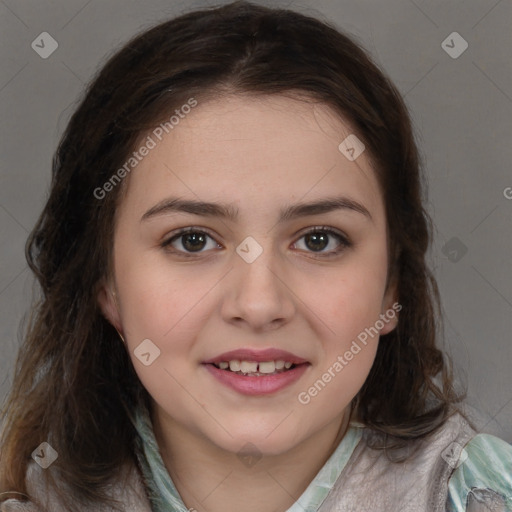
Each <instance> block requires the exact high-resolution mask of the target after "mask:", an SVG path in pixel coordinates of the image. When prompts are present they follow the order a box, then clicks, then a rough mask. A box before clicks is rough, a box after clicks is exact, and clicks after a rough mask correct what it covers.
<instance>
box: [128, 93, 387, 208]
mask: <svg viewBox="0 0 512 512" xmlns="http://www.w3.org/2000/svg"><path fill="white" fill-rule="evenodd" d="M168 128H169V127H168ZM160 131H161V130H160ZM168 131H169V133H165V132H164V134H163V136H162V137H161V140H160V139H159V138H158V137H156V136H155V135H154V133H153V132H149V133H148V134H145V135H144V137H148V136H149V137H151V138H152V140H153V141H154V143H155V144H154V147H153V148H152V149H151V150H150V151H149V152H148V154H147V155H146V156H144V157H143V158H142V159H141V161H140V163H139V164H138V165H137V167H136V169H134V171H133V172H131V173H130V176H129V183H128V193H127V197H126V200H127V201H130V202H132V203H133V202H135V203H138V204H143V205H144V206H147V205H148V204H149V203H154V202H157V201H159V200H161V199H162V198H163V197H165V195H170V194H172V195H183V196H186V197H189V198H195V199H197V198H201V199H217V200H222V201H224V202H226V201H233V200H237V199H238V200H239V201H240V202H241V204H240V206H241V208H243V206H244V201H245V205H247V206H249V205H250V204H252V203H249V202H247V199H250V198H251V197H252V198H256V197H257V198H258V201H260V203H261V202H262V201H263V202H265V203H268V204H269V206H270V205H271V204H272V203H273V202H280V201H281V202H282V201H286V202H289V201H291V200H299V199H301V198H303V197H304V198H305V199H314V198H315V197H319V196H322V195H323V196H325V195H327V194H330V195H332V194H333V193H334V192H342V193H349V194H352V195H355V196H359V199H362V198H363V197H366V199H367V200H368V201H370V202H372V203H375V207H378V203H379V202H380V192H379V189H378V185H377V181H376V177H375V175H374V171H373V170H372V167H371V163H370V160H369V158H368V156H367V155H366V154H365V152H363V153H362V154H361V155H360V156H358V157H357V159H356V160H354V161H350V160H349V159H348V158H347V157H346V156H345V154H344V153H343V152H341V151H340V149H339V145H340V143H342V141H344V140H345V139H346V138H347V137H349V136H353V135H351V134H353V130H352V128H351V126H350V125H349V124H348V123H347V122H345V121H344V120H342V118H341V117H340V116H339V115H338V114H337V113H336V112H334V111H333V110H332V109H331V108H330V107H328V106H326V105H325V104H321V103H318V102H312V101H311V100H310V101H307V100H304V99H302V100H300V99H295V98H290V97H285V96H281V95H279V96H258V97H256V96H248V95H231V96H225V97H222V98H217V99H214V100H209V101H204V102H201V101H199V100H198V105H197V106H196V107H195V108H193V109H192V110H191V111H190V112H188V113H187V114H186V115H183V114H182V116H181V117H180V120H179V123H177V124H175V125H173V127H172V129H169V130H168ZM144 140H147V139H144V138H141V142H140V143H139V144H143V143H144ZM132 206H133V205H132Z"/></svg>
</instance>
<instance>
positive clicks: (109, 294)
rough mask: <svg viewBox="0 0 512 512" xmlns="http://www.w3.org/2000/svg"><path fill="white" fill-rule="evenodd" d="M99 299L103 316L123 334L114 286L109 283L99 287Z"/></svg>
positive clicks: (103, 283)
mask: <svg viewBox="0 0 512 512" xmlns="http://www.w3.org/2000/svg"><path fill="white" fill-rule="evenodd" d="M97 299H98V304H99V306H100V309H101V312H102V313H103V316H104V317H105V318H106V319H107V320H108V321H109V322H110V323H111V324H112V325H113V326H114V328H115V329H117V331H118V332H120V333H121V334H123V331H122V326H121V317H120V315H119V308H118V304H117V300H116V298H115V291H114V286H113V285H112V284H111V283H109V282H106V281H105V282H102V284H101V285H100V287H99V291H98V294H97Z"/></svg>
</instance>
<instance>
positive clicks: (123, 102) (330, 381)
mask: <svg viewBox="0 0 512 512" xmlns="http://www.w3.org/2000/svg"><path fill="white" fill-rule="evenodd" d="M429 223H430V221H429V218H428V215H427V213H426V212H425V210H424V208H423V205H422V195H421V175H420V164H419V158H418V151H417V147H416V144H415V140H414V136H413V133H412V130H411V124H410V120H409V117H408V113H407V109H406V107H405V106H404V103H403V101H402V99H401V98H400V95H399V93H398V92H397V90H396V88H395V87H394V86H393V85H392V83H391V82H390V81H389V79H388V78H386V76H385V75H384V74H383V73H382V72H381V71H380V70H379V69H377V67H376V66H375V65H374V64H373V63H372V62H371V60H370V59H369V57H368V55H367V54H366V53H365V52H364V51H363V50H362V49H361V48H360V47H359V46H357V45H356V44H355V43H354V42H352V41H351V40H350V39H349V38H348V37H347V36H345V35H343V34H341V33H340V32H338V31H337V30H335V29H334V28H332V27H331V26H329V25H327V24H325V23H323V22H320V21H318V20H315V19H312V18H309V17H306V16H303V15H300V14H298V13H295V12H292V11H288V10H277V9H269V8H265V7H261V6H256V5H253V4H250V3H247V2H235V3H233V4H230V5H226V6H223V7H219V8H216V9H208V10H203V11H196V12H192V13H189V14H186V15H184V16H180V17H179V18H176V19H173V20H171V21H168V22H166V23H163V24H160V25H158V26H156V27H155V28H153V29H151V30H149V31H147V32H145V33H143V34H141V35H140V36H138V37H136V38H135V39H134V40H132V41H131V42H129V43H128V44H127V45H126V46H125V47H124V48H123V49H122V50H121V51H119V52H118V53H117V54H116V55H114V56H113V57H112V58H111V59H110V60H109V61H108V62H107V64H106V65H105V66H104V67H103V69H102V70H101V72H100V73H99V75H98V76H97V77H96V79H95V80H94V82H93V83H92V85H91V86H90V87H89V89H88V91H87V93H86V95H85V98H84V99H83V101H82V103H81V104H80V106H79V108H78V109H77V111H76V112H75V114H74V115H73V117H72V119H71V121H70V123H69V126H68V128H67V130H66V133H65V134H64V137H63V139H62V142H61V144H60V146H59V149H58V151H57V155H56V158H55V161H54V168H53V180H52V187H51V192H50V196H49V198H48V202H47V204H46V206H45V209H44V211H43V213H42V215H41V218H40V219H39V221H38V223H37V225H36V227H35V228H34V231H33V233H32V235H31V237H30V239H29V241H28V248H27V249H28V250H27V255H28V261H29V264H30V266H31V268H32V270H33V271H34V273H35V275H36V277H37V279H38V280H39V283H40V286H41V290H42V293H41V297H40V299H39V301H38V302H37V304H36V305H34V312H33V316H32V321H31V325H30V328H29V330H28V333H27V336H26V339H25V342H24V344H23V346H22V348H21V350H20V354H19V359H18V362H17V367H16V373H15V380H14V385H13V387H12V391H11V394H10V396H9V398H8V401H7V403H6V406H5V408H4V418H3V420H4V428H3V436H2V444H1V459H0V461H1V465H0V469H1V480H0V492H1V493H2V494H0V498H1V499H2V501H3V503H2V505H1V506H0V507H1V510H2V511H3V512H12V511H25V512H27V511H30V512H34V511H37V512H42V511H48V512H60V511H65V510H80V511H98V510H101V511H103V510H124V511H130V512H143V511H144V512H149V511H153V512H160V511H179V512H185V511H187V510H189V511H190V510H196V511H199V512H201V511H205V512H206V511H208V512H219V511H223V512H225V511H235V510H236V511H239V510H243V511H244V512H252V511H258V512H262V511H269V512H270V511H291V512H298V511H304V510H306V511H321V512H334V511H342V510H343V511H354V512H358V511H361V512H362V511H368V510H372V511H375V510H382V511H384V510H386V511H387V510H390V511H397V510H401V511H425V512H426V511H428V512H437V511H445V510H448V511H452V512H455V511H456V512H461V511H481V510H512V476H511V475H512V448H511V447H510V446H509V445H508V444H507V443H505V442H504V441H501V440H499V439H497V438H495V437H492V436H489V435H484V434H477V432H475V431H474V430H473V428H472V427H471V426H470V425H469V424H468V422H467V421H466V420H465V419H464V417H463V416H462V415H461V414H460V413H459V412H457V408H456V404H457V402H458V400H459V399H458V397H457V396H456V394H455V393H454V391H453V387H452V380H451V376H450V371H449V367H447V362H446V360H445V359H444V357H443V354H442V352H441V351H440V350H439V349H438V348H437V346H436V328H437V326H438V324H439V320H440V317H439V309H438V292H437V288H436V284H435V281H434V279H433V278H432V276H431V274H430V272H429V270H428V269H427V266H426V263H425V252H426V250H427V248H428V245H429V240H430V224H429Z"/></svg>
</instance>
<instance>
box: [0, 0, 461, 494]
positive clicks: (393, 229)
mask: <svg viewBox="0 0 512 512" xmlns="http://www.w3.org/2000/svg"><path fill="white" fill-rule="evenodd" d="M222 93H228V94H237V93H250V94H262V95H268V94H291V95H293V94H296V95H298V96H300V95H302V96H304V95H306V96H307V97H309V98H311V100H312V101H319V102H321V103H324V104H326V105H329V106H330V107H331V108H333V109H334V110H335V111H336V112H338V113H339V115H340V116H342V118H343V119H345V120H346V121H348V122H349V123H350V124H351V126H352V127H353V129H354V130H355V132H356V133H357V136H358V137H359V138H360V139H361V140H362V141H363V142H364V144H365V146H366V148H367V150H368V154H369V155H370V156H371V160H372V162H373V165H374V167H375V170H376V173H377V177H378V180H379V183H380V186H381V189H382V193H383V195H384V199H385V204H386V216H387V222H388V232H389V251H390V255H391V259H390V269H389V280H391V279H393V280H395V281H396V283H397V290H398V295H399V301H400V304H401V305H402V307H403V309H402V310H401V312H400V320H399V324H398V327H397V328H396V329H395V330H394V331H392V332H391V333H389V334H387V335H385V336H382V337H381V340H380V343H379V348H378V352H377V356H376V360H375V363H374V365H373V367H372V369H371V372H370V375H369V377H368V379H367V380H366V382H365V384H364V386H363V387H362V389H361V390H360V392H359V393H358V395H357V397H356V399H355V400H354V403H353V407H354V408H355V410H356V411H357V415H358V418H359V420H360V421H362V422H364V423H365V424H366V425H367V426H368V427H370V428H372V429H374V430H377V431H379V432H381V433H384V434H385V435H386V436H389V439H402V440H403V439H405V440H409V439H416V438H421V437H425V436H427V435H429V434H431V433H432V432H434V431H435V430H436V429H437V428H438V427H439V426H440V425H442V424H443V423H444V422H445V420H446V418H447V417H448V416H449V414H451V412H452V411H453V410H454V409H453V407H452V404H453V403H455V400H456V397H455V395H454V393H453V388H452V381H451V376H450V372H449V368H447V365H446V362H445V361H444V359H443V354H442V352H441V351H440V350H439V349H438V348H436V338H437V332H438V321H439V319H440V310H439V309H440V308H439V297H438V290H437V287H436V283H435V281H434V279H433V277H432V275H431V274H430V272H429V270H428V268H427V266H426V262H425V254H426V251H427V248H428V246H429V241H430V237H431V225H430V219H429V217H428V215H427V213H426V212H425V210H424V208H423V204H422V186H421V185H422V184H421V173H420V161H419V156H418V150H417V147H416V143H415V140H414V135H413V132H412V128H411V122H410V119H409V115H408V112H407V108H406V106H405V104H404V102H403V100H402V98H401V96H400V94H399V93H398V92H397V89H396V88H395V87H394V86H393V84H392V83H391V81H390V80H389V79H388V78H387V77H386V76H385V74H383V73H382V71H380V70H379V69H378V68H377V67H376V66H375V64H374V63H373V62H372V61H371V59H370V58H369V56H368V55H367V53H366V52H365V51H364V50H363V49H362V48H361V47H360V46H359V45H358V44H356V43H354V42H353V41H352V40H351V39H350V38H349V37H347V36H346V35H344V34H342V33H340V32H339V31H338V30H336V29H335V28H333V27H331V26H330V25H329V24H327V23H324V22H321V21H319V20H317V19H314V18H312V17H308V16H305V15H302V14H299V13H296V12H293V11H289V10H282V9H271V8H266V7H263V6H258V5H254V4H251V3H247V2H243V1H241V2H235V3H232V4H229V5H225V6H222V7H218V8H215V9H206V10H201V11H194V12H191V13H188V14H186V15H182V16H180V17H178V18H175V19H172V20H170V21H167V22H165V23H162V24H159V25H158V26H156V27H154V28H152V29H150V30H148V31H146V32H145V33H143V34H141V35H139V36H137V37H135V38H134V39H133V40H132V41H130V42H129V43H128V44H126V45H125V46H124V47H123V48H122V49H121V50H120V51H119V52H118V53H116V54H115V55H113V56H112V57H111V58H110V59H109V60H108V62H107V63H106V64H105V65H104V67H103V68H102V69H101V71H100V72H99V74H98V76H97V77H96V78H95V79H94V80H93V82H92V83H91V85H90V86H89V88H88V90H87V91H86V94H85V97H84V98H83V100H82V102H81V104H80V105H79V107H78V108H77V110H76V112H75V113H74V115H73V117H72V118H71V120H70V122H69V125H68V127H67V129H66V132H65V133H64V135H63V138H62V141H61V143H60V145H59V148H58V150H57V152H56V155H55V158H54V162H53V172H52V185H51V191H50V195H49V198H48V201H47V203H46V206H45V208H44V210H43V212H42V214H41V217H40V218H39V220H38V222H37V224H36V226H35V228H34V230H33V231H32V233H31V235H30V238H29V240H28V241H27V250H26V255H27V260H28V263H29V265H30V268H31V269H32V271H33V272H34V274H35V275H36V277H37V279H38V281H39V284H40V288H41V296H40V298H39V300H38V301H37V303H36V304H35V305H34V307H33V309H32V316H31V319H30V322H29V326H28V329H27V334H26V337H25V339H24V343H23V344H22V346H21V349H20V351H19V355H18V359H17V363H16V369H15V376H14V384H13V386H12V390H11V392H10V395H9V397H8V400H7V402H6V405H5V407H4V411H3V415H4V421H5V425H4V430H3V438H2V444H1V452H0V454H1V459H0V477H1V478H0V492H2V491H3V492H7V491H18V492H26V487H25V484H24V476H25V471H26V468H27V464H28V462H29V461H30V454H31V452H32V451H33V450H34V449H35V448H36V447H37V446H38V445H39V444H40V443H41V442H42V441H48V442H49V443H50V444H51V445H52V446H53V447H54V448H55V449H56V450H57V451H58V453H59V457H58V459H57V461H56V462H55V463H54V464H55V465H56V466H57V467H58V470H59V471H60V474H61V476H60V478H61V479H62V480H63V481H64V482H65V483H67V484H68V485H69V486H70V487H71V488H72V489H73V491H74V492H75V493H76V495H77V496H79V497H82V498H83V499H84V500H91V501H94V500H96V501H97V502H100V501H107V496H106V493H105V487H104V486H105V484H106V483H108V481H109V480H110V479H111V478H112V477H113V475H116V472H117V470H118V469H119V468H120V467H121V465H122V464H123V463H125V462H127V461H129V460H133V446H134V439H135V435H136V432H135V431H134V429H133V427H132V425H131V423H130V421H129V419H128V414H129V412H130V411H131V410H133V408H134V407H135V405H136V404H137V403H138V402H139V401H141V400H146V401H147V400H148V394H147V392H146V390H145V389H144V388H143V387H142V385H141V383H140V381H139V380H138V378H137V375H136V373H135V371H134V368H133V366H132V363H131V360H130V357H129V355H128V354H127V352H126V350H125V347H124V346H123V344H122V343H121V342H120V341H119V338H118V335H117V333H116V332H115V330H114V328H113V327H112V326H111V325H110V324H109V322H108V321H107V320H106V319H105V318H104V317H103V316H102V314H101V311H100V308H99V306H98V303H97V292H98V286H99V283H101V281H102V279H104V278H106V277H107V276H108V275H109V272H110V271H111V253H112V245H113V231H114V226H115V212H116V205H117V204H118V203H119V201H120V199H121V192H122V190H123V186H124V185H125V183H123V184H122V185H123V186H118V187H114V188H113V190H112V191H111V192H110V193H109V194H106V195H105V197H104V198H102V199H98V198H97V197H96V196H95V194H94V191H95V190H97V189H98V187H102V186H103V184H104V183H105V182H106V181H108V180H109V179H110V178H111V176H112V175H113V174H114V173H115V172H116V170H117V169H118V168H119V167H120V166H122V165H123V163H124V162H125V160H126V158H127V155H129V154H130V153H131V152H132V151H133V148H134V147H135V144H136V143H137V141H138V140H139V139H140V137H141V135H143V134H144V133H146V132H147V130H149V129H151V128H152V127H155V126H156V125H157V124H158V123H160V122H162V121H163V120H164V118H168V113H169V112H172V111H173V110H174V109H175V108H177V107H179V106H180V105H183V104H184V103H186V101H187V99H188V98H191V97H193V98H197V99H198V100H199V102H200V100H201V99H205V98H207V97H215V96H218V95H219V94H222ZM135 172H136V171H135ZM125 181H126V180H125ZM436 376H437V377H440V381H439V382H440V384H437V383H436V381H435V377H436Z"/></svg>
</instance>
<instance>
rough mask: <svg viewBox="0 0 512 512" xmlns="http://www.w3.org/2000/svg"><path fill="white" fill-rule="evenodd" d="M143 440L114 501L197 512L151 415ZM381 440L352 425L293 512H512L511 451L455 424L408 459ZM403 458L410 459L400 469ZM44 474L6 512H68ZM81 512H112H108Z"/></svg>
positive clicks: (142, 412)
mask: <svg viewBox="0 0 512 512" xmlns="http://www.w3.org/2000/svg"><path fill="white" fill-rule="evenodd" d="M132 421H133V422H134V425H135V427H136V429H137V432H138V433H139V437H138V440H137V447H136V455H137V460H138V466H135V465H133V466H131V467H127V468H126V473H125V476H124V478H123V479H122V480H121V479H119V480H118V481H116V482H114V483H113V484H112V487H111V495H112V496H113V497H116V498H117V499H119V500H120V501H121V503H122V504H123V505H122V507H123V509H124V510H125V511H126V512H190V509H189V508H187V506H186V505H185V504H184V503H183V501H182V499H181V497H180V495H179V493H178V491H177V489H176V487H175V485H174V483H173V482H172V479H171V478H170V476H169V473H168V471H167V469H166V468H165V465H164V462H163V459H162V457H161V454H160V450H159V448H158V444H157V441H156V438H155V436H154V431H153V426H152V423H151V419H150V415H149V411H147V409H145V408H139V409H137V410H136V411H135V414H134V417H133V418H132ZM379 441H381V438H380V435H379V434H377V433H375V432H373V431H372V430H370V429H368V428H365V427H364V426H363V425H361V424H358V423H351V424H350V425H349V428H348V430H347V433H346V434H345V436H344V437H343V439H342V440H341V442H340V443H339V445H338V447H337V448H336V450H335V451H334V452H333V454H332V455H331V456H330V457H329V459H328V460H327V461H326V463H325V464H324V466H323V467H322V468H321V469H320V471H319V472H318V474H317V475H316V476H315V478H314V479H313V481H312V482H311V483H310V485H309V486H308V487H307V488H306V490H305V491H304V492H303V494H302V495H301V496H300V497H299V499H298V500H297V501H296V502H295V503H294V504H293V505H292V506H291V507H290V508H289V509H288V510H287V511H286V512H387V511H390V512H488V511H493V512H512V445H510V444H508V443H506V442H505V441H502V440H500V439H498V438H496V437H493V436H490V435H486V434H478V435H477V434H476V432H474V431H473V430H472V429H471V428H470V427H469V425H468V424H467V423H466V422H465V420H464V419H463V418H462V417H461V416H459V415H454V416H452V417H451V418H450V419H449V420H448V421H447V422H446V423H445V424H444V425H443V427H442V428H440V429H439V430H438V431H437V432H436V433H435V435H433V436H431V437H430V438H429V439H428V440H417V441H414V442H411V443H410V444H409V445H408V446H407V449H406V450H405V451H406V453H404V450H402V451H388V452H386V451H383V450H379V449H376V448H374V447H375V445H376V444H377V443H378V442H379ZM400 456H404V457H405V456H406V459H405V461H404V462H399V459H400ZM49 470H51V466H50V468H48V469H46V470H44V469H42V468H40V467H39V466H38V465H37V464H36V463H35V462H31V463H30V465H29V469H28V471H27V491H28V493H29V497H30V498H31V500H30V501H28V502H23V501H21V500H17V499H9V500H7V501H6V502H4V503H3V504H2V505H1V506H0V512H67V511H68V509H66V508H64V507H63V505H62V504H61V503H60V502H58V501H57V500H56V498H55V496H54V495H53V494H52V493H51V492H48V491H47V489H46V488H45V487H44V483H43V478H42V476H43V471H49ZM74 510H80V511H82V512H93V511H94V512H109V511H110V510H111V509H110V508H107V507H101V508H98V507H92V508H84V507H83V506H81V505H77V506H76V507H75V509H74Z"/></svg>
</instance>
